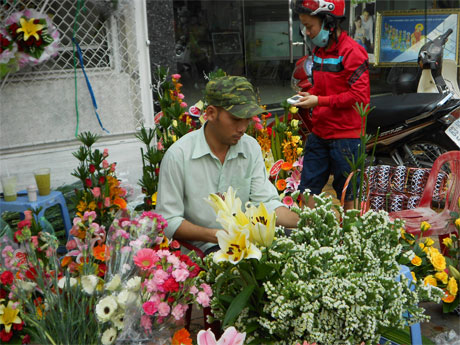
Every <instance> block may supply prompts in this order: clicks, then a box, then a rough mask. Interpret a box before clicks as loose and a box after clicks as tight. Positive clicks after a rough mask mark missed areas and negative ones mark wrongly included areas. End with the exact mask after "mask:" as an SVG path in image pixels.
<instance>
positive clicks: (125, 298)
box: [117, 290, 137, 308]
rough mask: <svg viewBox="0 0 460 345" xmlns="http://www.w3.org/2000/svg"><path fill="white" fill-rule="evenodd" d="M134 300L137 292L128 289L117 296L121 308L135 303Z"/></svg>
mask: <svg viewBox="0 0 460 345" xmlns="http://www.w3.org/2000/svg"><path fill="white" fill-rule="evenodd" d="M136 301H137V294H136V293H134V292H132V291H129V290H123V291H121V292H120V293H119V294H118V296H117V302H118V304H119V305H120V306H121V307H122V308H126V307H127V306H129V305H132V304H134V303H136Z"/></svg>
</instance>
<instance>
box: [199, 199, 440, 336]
mask: <svg viewBox="0 0 460 345" xmlns="http://www.w3.org/2000/svg"><path fill="white" fill-rule="evenodd" d="M233 195H234V194H233V193H231V192H230V193H229V192H227V193H226V195H224V197H225V199H224V200H222V199H219V197H218V196H216V195H212V196H211V200H212V202H213V204H215V210H217V219H218V220H219V222H220V223H221V224H222V226H223V228H224V229H225V230H226V231H221V232H218V234H217V236H218V240H219V246H220V248H221V249H220V251H218V252H216V253H215V254H214V255H209V256H208V257H206V258H205V265H206V266H207V269H206V274H205V275H204V277H203V279H204V281H205V282H206V283H208V284H210V285H211V286H212V287H213V288H214V289H215V291H214V294H213V298H212V301H211V308H212V311H213V314H214V315H215V317H216V318H217V319H220V320H222V321H223V326H227V325H233V326H235V327H236V328H237V329H239V330H245V332H246V333H247V334H248V338H247V340H248V343H249V344H251V343H252V344H262V343H276V344H294V343H296V342H300V343H301V342H302V341H307V342H309V343H311V342H318V343H322V344H353V345H355V344H359V343H361V342H365V343H366V344H375V343H377V342H378V340H379V337H380V334H382V332H383V330H384V329H385V327H394V328H403V327H405V325H406V322H408V323H409V324H412V323H416V322H419V321H421V320H425V319H427V317H426V316H424V315H423V309H422V308H419V307H418V302H419V301H420V298H424V299H434V300H436V299H437V298H439V297H440V296H441V294H442V292H441V291H440V290H439V289H437V288H434V287H433V288H431V287H430V288H428V287H425V286H423V284H421V283H420V282H419V283H418V284H414V286H413V290H411V286H409V284H408V281H407V279H406V278H404V277H401V279H396V278H397V277H398V276H399V271H400V268H399V265H398V263H397V261H396V258H397V255H398V253H399V252H400V250H401V245H400V244H398V240H399V228H400V227H401V222H400V221H399V220H395V221H392V220H390V219H389V217H388V215H387V214H386V213H385V212H378V213H377V212H373V211H369V212H367V213H366V214H364V215H363V216H360V214H359V211H358V210H355V211H348V212H347V213H346V214H343V211H342V210H341V209H340V215H341V219H342V223H340V222H339V221H338V219H337V217H336V215H335V211H334V207H333V205H332V199H331V198H330V197H328V198H326V197H325V195H324V194H321V195H320V196H318V197H316V196H315V202H316V205H317V207H316V208H315V209H309V208H304V209H302V210H300V209H298V208H297V209H296V208H294V210H295V211H296V212H298V213H299V216H300V221H299V223H298V228H297V229H295V230H293V231H292V233H291V234H290V236H287V235H286V234H285V230H284V229H283V228H276V230H275V229H274V228H275V226H274V222H275V216H274V215H269V214H266V213H265V214H264V212H263V209H264V207H263V206H262V204H261V205H259V208H258V210H257V211H256V210H255V209H256V208H255V207H254V208H252V207H250V208H249V210H250V211H246V213H243V212H242V211H241V210H240V209H239V208H240V206H241V201H239V200H238V199H235V198H234V196H233ZM304 196H305V198H308V197H309V196H308V195H304ZM251 216H252V217H251ZM273 232H274V233H275V235H273ZM268 234H271V236H270V235H268ZM274 236H276V237H274ZM405 311H408V312H409V314H410V316H409V317H408V318H405V317H403V316H402V315H403V313H404V312H405Z"/></svg>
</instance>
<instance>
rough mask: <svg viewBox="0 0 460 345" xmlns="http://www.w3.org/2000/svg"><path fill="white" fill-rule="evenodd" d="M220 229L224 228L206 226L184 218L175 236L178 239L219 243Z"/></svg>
mask: <svg viewBox="0 0 460 345" xmlns="http://www.w3.org/2000/svg"><path fill="white" fill-rule="evenodd" d="M219 230H222V229H211V228H205V227H203V226H199V225H195V224H193V223H190V222H189V221H188V220H184V221H182V223H181V225H179V227H178V228H177V230H176V232H175V233H174V236H173V237H174V238H175V239H176V240H184V241H201V242H211V243H217V237H216V233H217V231H219Z"/></svg>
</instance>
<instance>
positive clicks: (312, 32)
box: [293, 0, 370, 209]
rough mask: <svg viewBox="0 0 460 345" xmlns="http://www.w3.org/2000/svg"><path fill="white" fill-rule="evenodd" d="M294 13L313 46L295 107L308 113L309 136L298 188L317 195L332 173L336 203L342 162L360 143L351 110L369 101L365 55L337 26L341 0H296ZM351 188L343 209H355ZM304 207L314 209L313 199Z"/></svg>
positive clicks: (341, 14) (347, 169)
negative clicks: (306, 82) (308, 80)
mask: <svg viewBox="0 0 460 345" xmlns="http://www.w3.org/2000/svg"><path fill="white" fill-rule="evenodd" d="M293 10H294V11H295V12H296V13H297V14H298V15H299V18H300V21H301V23H302V24H303V25H304V26H305V34H306V36H307V38H308V39H309V40H310V41H311V43H312V44H313V45H314V46H315V48H314V49H313V68H312V74H313V87H312V88H310V89H309V90H308V92H306V91H301V92H299V94H300V95H301V96H303V97H302V98H301V99H300V100H299V102H298V103H297V104H295V106H297V107H299V108H301V109H302V110H303V111H305V110H307V111H309V110H310V109H312V116H311V123H312V133H311V134H310V135H309V136H308V138H307V142H306V145H305V150H304V161H303V169H302V176H301V182H300V185H299V189H300V190H301V191H303V190H305V189H309V190H310V191H311V193H312V194H319V193H321V191H322V189H323V187H324V186H325V185H326V183H327V181H328V179H329V175H331V174H332V175H333V176H334V180H333V183H332V186H333V187H334V190H335V191H336V193H337V198H338V199H340V198H341V196H342V189H343V186H344V184H345V180H346V176H347V174H348V173H349V172H350V170H351V168H350V165H349V163H348V162H347V159H346V158H348V159H350V160H351V159H352V157H355V160H356V158H357V154H358V147H359V144H360V139H359V137H360V133H361V117H360V115H359V114H358V113H357V112H356V110H355V109H354V108H353V106H354V105H355V104H356V103H363V104H368V103H369V101H370V84H369V63H368V55H367V52H366V50H365V49H364V48H363V47H362V46H360V45H359V44H358V43H357V42H356V41H355V40H353V39H352V38H351V37H349V36H348V34H347V33H346V32H345V31H343V30H342V29H341V28H340V23H341V21H343V19H344V14H345V1H344V0H327V1H325V0H297V1H294V2H293ZM304 109H305V110H304ZM351 189H352V188H348V190H347V193H346V196H345V205H344V207H345V209H350V208H353V194H352V191H351ZM308 206H309V207H314V201H313V198H309V201H308Z"/></svg>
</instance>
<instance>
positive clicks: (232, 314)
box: [222, 284, 255, 327]
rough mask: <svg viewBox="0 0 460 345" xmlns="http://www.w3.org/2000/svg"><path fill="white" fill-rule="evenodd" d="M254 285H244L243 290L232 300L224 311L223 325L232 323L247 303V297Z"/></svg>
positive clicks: (249, 295)
mask: <svg viewBox="0 0 460 345" xmlns="http://www.w3.org/2000/svg"><path fill="white" fill-rule="evenodd" d="M254 288H255V285H254V284H252V285H248V286H246V287H245V288H244V289H243V291H241V292H240V293H239V294H238V296H236V297H235V299H234V300H233V301H232V303H231V304H230V306H229V307H228V309H227V312H226V313H225V317H224V322H223V325H222V326H223V327H225V326H227V325H229V324H232V323H233V322H234V321H235V320H236V318H237V317H238V315H240V313H241V311H242V310H243V309H244V308H245V307H246V304H247V303H248V300H249V297H251V294H252V292H253V291H254Z"/></svg>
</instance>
